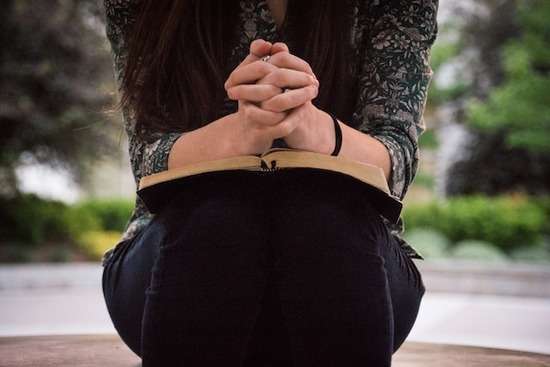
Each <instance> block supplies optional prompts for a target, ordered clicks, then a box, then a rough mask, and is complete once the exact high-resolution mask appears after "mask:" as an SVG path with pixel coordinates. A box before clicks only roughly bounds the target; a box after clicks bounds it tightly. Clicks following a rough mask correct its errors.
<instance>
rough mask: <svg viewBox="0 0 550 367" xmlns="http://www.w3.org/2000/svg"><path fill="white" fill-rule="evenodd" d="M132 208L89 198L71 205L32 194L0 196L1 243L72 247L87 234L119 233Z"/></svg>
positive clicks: (121, 201)
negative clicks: (67, 245)
mask: <svg viewBox="0 0 550 367" xmlns="http://www.w3.org/2000/svg"><path fill="white" fill-rule="evenodd" d="M132 208H133V202H132V201H131V200H126V199H101V200H97V199H91V200H85V201H82V202H79V203H77V204H74V205H67V204H65V203H63V202H60V201H56V200H49V199H43V198H40V197H39V196H37V195H35V194H27V193H25V194H20V195H18V196H16V197H14V198H10V199H6V198H1V197H0V239H1V241H2V242H3V243H4V244H8V245H9V244H14V243H17V244H18V245H31V246H32V245H38V244H44V243H46V242H58V243H68V244H75V243H76V242H77V241H78V238H79V236H80V235H81V234H83V233H85V232H88V231H118V232H122V230H123V229H124V228H125V226H126V223H127V221H128V219H129V218H130V215H131V211H132Z"/></svg>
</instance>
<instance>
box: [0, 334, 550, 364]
mask: <svg viewBox="0 0 550 367" xmlns="http://www.w3.org/2000/svg"><path fill="white" fill-rule="evenodd" d="M0 355H1V356H2V362H1V363H2V366H5V367H31V366H33V367H34V366H40V367H75V366H87V367H94V366H98V367H100V366H101V367H103V366H109V367H139V366H141V362H140V359H139V357H138V356H136V355H135V354H134V353H133V352H132V351H130V349H128V348H127V347H126V346H125V345H124V344H123V343H122V342H121V341H120V339H119V338H118V337H117V336H115V335H72V336H65V335H63V336H61V335H59V336H34V337H3V338H0ZM443 361H444V362H443ZM392 365H393V366H395V367H440V366H442V365H444V366H445V367H477V366H483V367H519V366H521V367H550V356H548V355H540V354H532V353H525V352H514V351H509V350H502V349H486V348H479V347H465V346H453V345H445V344H429V343H415V342H405V344H403V345H402V346H401V348H400V349H399V350H398V351H397V352H396V353H395V354H394V357H393V363H392Z"/></svg>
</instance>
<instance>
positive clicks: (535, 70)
mask: <svg viewBox="0 0 550 367" xmlns="http://www.w3.org/2000/svg"><path fill="white" fill-rule="evenodd" d="M518 10H519V12H518V18H519V22H520V25H521V34H520V36H519V37H518V38H517V39H513V40H511V41H509V42H507V43H506V44H505V45H504V47H503V49H502V56H503V58H502V60H503V76H504V78H503V81H502V83H501V84H500V85H499V86H498V87H497V88H495V89H494V90H492V91H491V93H490V95H489V98H488V99H487V100H486V101H479V102H477V103H474V104H472V105H471V106H470V108H469V110H468V112H469V115H468V117H469V121H470V122H471V123H472V124H473V125H474V126H476V127H478V128H481V129H484V130H488V131H494V132H497V131H499V132H502V133H503V134H504V137H505V141H506V145H507V146H508V147H510V148H512V147H519V148H525V149H526V150H528V151H531V152H550V94H549V93H548V88H550V2H549V1H547V0H531V1H527V2H524V3H522V4H521V5H520V6H519V9H518Z"/></svg>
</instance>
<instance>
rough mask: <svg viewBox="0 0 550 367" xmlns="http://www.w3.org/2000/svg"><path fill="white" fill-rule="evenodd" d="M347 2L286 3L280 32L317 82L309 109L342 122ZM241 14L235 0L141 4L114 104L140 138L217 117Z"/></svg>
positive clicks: (346, 103) (349, 99) (347, 101)
mask: <svg viewBox="0 0 550 367" xmlns="http://www.w3.org/2000/svg"><path fill="white" fill-rule="evenodd" d="M345 2H346V0H343V1H342V0H340V1H339V2H337V1H335V0H294V1H293V0H289V2H288V7H287V8H288V9H287V18H288V24H289V26H288V27H287V29H286V31H287V34H288V37H290V38H291V39H292V43H293V45H295V48H296V49H295V50H292V49H291V50H290V52H291V53H293V54H295V55H297V56H299V57H301V58H303V59H304V60H306V61H307V62H309V63H310V65H311V66H312V68H313V71H314V73H315V74H316V75H317V78H319V80H320V90H319V95H318V97H317V99H315V100H314V104H315V105H316V106H318V107H319V108H322V109H324V110H325V111H331V112H333V113H336V114H337V116H338V117H340V118H341V119H346V118H350V115H349V112H350V110H349V108H350V106H351V104H352V103H353V101H354V98H353V96H354V92H353V89H350V84H349V83H348V80H350V79H349V77H350V73H349V70H350V69H349V67H348V66H349V63H348V61H349V60H350V57H351V56H350V53H349V51H350V50H349V47H347V46H348V44H349V30H350V24H351V23H350V22H349V21H350V19H351V17H350V16H349V14H350V13H349V10H350V7H349V6H348V7H346V6H345V5H344V4H343V3H345ZM239 10H240V7H239V1H238V0H163V1H155V0H141V1H140V3H139V7H138V11H137V18H136V22H135V24H134V25H133V26H132V27H131V28H130V29H129V31H128V33H127V34H126V35H125V36H126V37H127V42H128V54H127V59H126V65H125V67H124V70H123V79H122V83H121V92H122V98H121V100H120V102H119V107H122V108H130V109H132V110H133V111H134V113H135V118H136V124H137V126H136V127H137V132H138V133H141V132H142V128H146V129H148V130H149V131H150V130H151V129H152V130H154V131H162V132H168V131H189V130H193V129H195V128H199V127H201V126H204V125H206V124H208V123H209V122H211V121H213V120H214V119H216V118H219V117H221V115H220V113H221V106H222V104H223V99H224V97H225V94H226V92H225V90H224V88H223V84H224V82H225V80H226V79H227V77H228V75H229V73H230V72H231V71H232V69H228V67H227V62H228V58H229V57H230V54H231V50H232V48H233V47H234V46H235V45H236V42H238V38H239V37H240V34H239V31H241V32H242V30H241V29H240V28H239V27H238V24H239V19H238V16H239ZM240 61H241V60H238V62H240ZM238 62H237V63H238ZM235 66H236V65H232V67H235ZM235 106H236V105H235ZM348 121H349V120H348Z"/></svg>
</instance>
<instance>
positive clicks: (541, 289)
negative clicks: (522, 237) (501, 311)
mask: <svg viewBox="0 0 550 367" xmlns="http://www.w3.org/2000/svg"><path fill="white" fill-rule="evenodd" d="M415 263H416V264H417V265H418V268H419V270H420V272H421V273H422V276H423V279H424V283H425V285H426V288H427V290H428V291H429V292H445V293H470V294H492V295H499V296H512V297H536V298H538V297H541V298H550V266H548V265H537V264H525V263H487V262H474V261H460V260H424V261H417V260H415Z"/></svg>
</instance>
